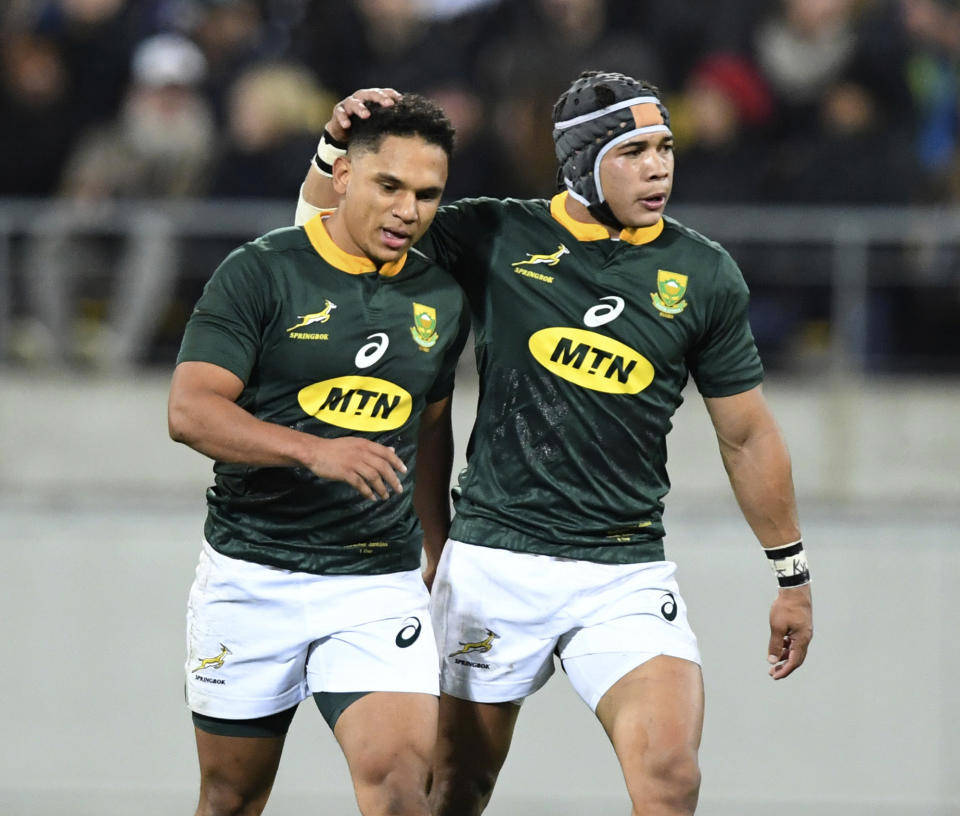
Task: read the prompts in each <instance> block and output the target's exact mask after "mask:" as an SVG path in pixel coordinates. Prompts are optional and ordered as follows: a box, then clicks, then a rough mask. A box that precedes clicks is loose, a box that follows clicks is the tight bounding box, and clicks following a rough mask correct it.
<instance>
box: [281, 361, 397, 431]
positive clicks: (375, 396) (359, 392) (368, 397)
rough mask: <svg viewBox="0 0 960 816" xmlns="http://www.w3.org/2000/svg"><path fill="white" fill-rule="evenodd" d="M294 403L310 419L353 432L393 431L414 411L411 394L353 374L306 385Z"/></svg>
mask: <svg viewBox="0 0 960 816" xmlns="http://www.w3.org/2000/svg"><path fill="white" fill-rule="evenodd" d="M297 402H298V403H299V405H300V407H301V408H302V409H303V410H304V412H305V413H307V414H308V415H309V416H312V417H314V418H316V419H319V420H320V421H321V422H326V423H328V424H330V425H336V426H337V427H338V428H348V429H350V430H352V431H392V430H394V429H395V428H399V427H400V426H401V425H403V424H404V423H405V422H406V421H407V419H408V418H409V417H410V410H411V408H412V407H413V398H412V397H411V396H410V393H409V392H408V391H406V390H405V389H403V388H401V387H400V386H399V385H396V384H395V383H392V382H389V381H388V380H381V379H379V378H378V377H361V376H358V375H354V374H352V375H349V376H346V377H335V378H334V379H332V380H323V381H321V382H317V383H313V385H308V386H307V387H306V388H302V389H300V392H299V393H298V394H297Z"/></svg>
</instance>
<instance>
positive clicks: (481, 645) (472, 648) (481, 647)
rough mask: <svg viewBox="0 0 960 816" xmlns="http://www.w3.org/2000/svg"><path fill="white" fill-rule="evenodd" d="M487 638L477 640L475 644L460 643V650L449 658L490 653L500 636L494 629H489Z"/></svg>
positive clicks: (451, 653)
mask: <svg viewBox="0 0 960 816" xmlns="http://www.w3.org/2000/svg"><path fill="white" fill-rule="evenodd" d="M486 631H487V636H486V637H485V638H484V639H483V640H477V641H473V642H467V641H463V640H461V641H460V648H459V649H457V651H455V652H450V654H449V655H447V657H455V656H456V655H462V654H468V653H469V652H480V653H483V652H489V651H490V650H491V649H492V648H493V641H494V640H496V639H497V638H498V637H500V635H498V634H497V633H496V632H494V631H493V630H492V629H487V630H486Z"/></svg>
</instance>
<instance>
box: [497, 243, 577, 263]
mask: <svg viewBox="0 0 960 816" xmlns="http://www.w3.org/2000/svg"><path fill="white" fill-rule="evenodd" d="M569 254H570V250H569V249H567V248H566V247H565V246H564V245H563V244H560V246H558V247H557V251H556V252H551V253H550V254H549V255H533V254H531V253H529V252H528V253H527V260H525V261H514V263H512V264H511V266H534V265H535V264H546V265H547V266H556V265H557V264H558V263H560V258H561V257H562V256H563V255H569Z"/></svg>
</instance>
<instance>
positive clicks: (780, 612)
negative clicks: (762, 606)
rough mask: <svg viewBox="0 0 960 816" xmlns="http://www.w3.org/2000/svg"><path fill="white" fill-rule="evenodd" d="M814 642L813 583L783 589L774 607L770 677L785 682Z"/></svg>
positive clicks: (770, 647)
mask: <svg viewBox="0 0 960 816" xmlns="http://www.w3.org/2000/svg"><path fill="white" fill-rule="evenodd" d="M812 639H813V601H812V599H811V596H810V584H806V585H804V586H800V587H790V588H786V589H780V591H779V593H778V595H777V599H776V600H775V601H774V602H773V606H771V607H770V645H769V646H768V648H767V661H768V662H769V663H770V676H771V677H772V678H773V679H774V680H781V679H782V678H784V677H786V676H787V675H789V674H791V673H792V672H793V670H794V669H796V668H798V667H799V666H800V665H801V664H802V663H803V661H804V659H805V658H806V656H807V649H808V648H809V646H810V641H811V640H812Z"/></svg>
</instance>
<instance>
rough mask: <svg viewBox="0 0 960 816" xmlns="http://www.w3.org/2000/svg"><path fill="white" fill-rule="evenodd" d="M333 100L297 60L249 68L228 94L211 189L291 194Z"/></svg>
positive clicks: (264, 195) (277, 195)
mask: <svg viewBox="0 0 960 816" xmlns="http://www.w3.org/2000/svg"><path fill="white" fill-rule="evenodd" d="M334 102H336V100H335V99H334V98H333V97H332V96H330V94H329V93H328V92H326V91H325V90H324V89H323V88H321V87H320V86H319V85H318V84H317V82H316V81H315V79H314V78H313V75H312V74H311V73H310V72H309V71H307V70H306V69H305V68H303V67H301V66H297V65H293V64H289V63H288V64H281V63H274V64H262V65H257V66H254V67H252V68H250V69H249V70H248V71H246V72H245V73H244V74H242V75H241V76H240V77H239V78H238V80H237V81H236V82H235V83H234V85H233V87H232V88H231V89H230V91H229V94H228V105H227V110H228V121H227V134H226V146H225V148H224V149H223V150H221V151H219V153H218V156H219V158H218V161H217V165H216V168H215V170H214V173H213V179H212V181H211V184H210V189H209V193H210V195H212V196H217V197H224V198H226V197H259V198H284V197H289V195H290V191H291V190H296V189H297V188H298V187H299V186H300V182H301V181H302V180H303V173H304V166H303V157H304V155H309V153H310V149H311V146H312V145H314V144H315V143H316V133H317V131H318V130H320V129H322V128H323V123H324V122H326V121H327V119H328V118H329V116H330V112H331V110H332V108H333V104H334Z"/></svg>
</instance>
